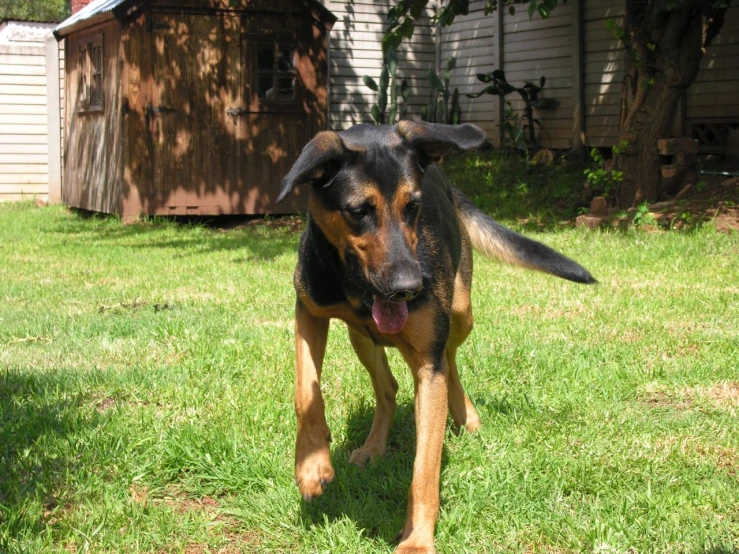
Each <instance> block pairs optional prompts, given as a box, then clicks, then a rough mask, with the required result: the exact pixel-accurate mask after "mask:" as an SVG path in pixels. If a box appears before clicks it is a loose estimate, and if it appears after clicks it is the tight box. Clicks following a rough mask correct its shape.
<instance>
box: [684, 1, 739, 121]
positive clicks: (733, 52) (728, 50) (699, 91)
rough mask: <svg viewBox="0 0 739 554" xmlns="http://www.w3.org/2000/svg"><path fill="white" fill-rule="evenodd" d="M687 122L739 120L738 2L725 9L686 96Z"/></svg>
mask: <svg viewBox="0 0 739 554" xmlns="http://www.w3.org/2000/svg"><path fill="white" fill-rule="evenodd" d="M686 100H687V101H686V117H687V119H688V121H691V120H699V121H705V120H710V119H716V118H718V120H722V119H723V120H726V119H734V120H738V119H739V5H737V3H736V2H735V3H733V4H732V5H731V6H730V7H729V9H728V10H727V11H726V18H725V21H724V26H723V27H722V29H721V33H720V34H719V35H718V36H717V37H716V38H715V39H714V40H713V42H712V43H711V45H710V46H709V47H708V49H707V51H706V54H705V56H704V57H703V60H702V61H701V68H700V73H698V78H697V79H696V80H695V82H694V83H693V84H692V85H690V88H689V89H688V93H687V99H686Z"/></svg>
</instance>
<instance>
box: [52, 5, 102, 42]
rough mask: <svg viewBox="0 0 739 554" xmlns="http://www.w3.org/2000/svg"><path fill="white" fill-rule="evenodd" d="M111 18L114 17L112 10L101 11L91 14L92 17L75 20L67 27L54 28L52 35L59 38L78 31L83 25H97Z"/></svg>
mask: <svg viewBox="0 0 739 554" xmlns="http://www.w3.org/2000/svg"><path fill="white" fill-rule="evenodd" d="M111 19H115V15H114V13H113V12H112V11H110V12H102V13H99V14H96V15H93V16H92V17H89V18H87V19H82V20H80V21H77V22H76V23H73V24H72V25H70V26H69V27H64V28H63V29H61V30H58V31H57V30H55V31H54V37H55V38H56V40H61V39H63V38H64V37H65V36H67V35H68V34H70V33H74V32H75V31H79V30H80V29H84V28H85V27H91V26H93V25H97V24H98V23H103V22H104V21H109V20H111Z"/></svg>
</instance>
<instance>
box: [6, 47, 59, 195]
mask: <svg viewBox="0 0 739 554" xmlns="http://www.w3.org/2000/svg"><path fill="white" fill-rule="evenodd" d="M46 129H47V121H46V58H45V51H44V45H43V42H42V43H40V44H39V45H23V46H18V45H10V44H0V201H2V200H19V199H21V198H24V197H25V198H30V197H32V196H34V195H36V196H38V197H40V198H46V194H47V192H48V183H49V177H48V157H47V156H48V153H47V152H48V151H47V131H46Z"/></svg>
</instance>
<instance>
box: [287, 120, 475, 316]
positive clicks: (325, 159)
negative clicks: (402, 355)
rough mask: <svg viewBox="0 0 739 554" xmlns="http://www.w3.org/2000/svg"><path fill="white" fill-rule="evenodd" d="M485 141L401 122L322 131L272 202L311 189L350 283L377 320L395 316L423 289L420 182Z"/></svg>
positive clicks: (471, 133)
mask: <svg viewBox="0 0 739 554" xmlns="http://www.w3.org/2000/svg"><path fill="white" fill-rule="evenodd" d="M484 140H485V134H484V133H483V132H482V131H481V130H480V129H479V128H478V127H476V126H474V125H470V124H466V125H455V126H452V125H438V124H430V123H414V122H410V121H401V122H400V123H398V124H397V125H395V126H374V125H369V124H361V125H355V126H354V127H352V128H350V129H348V130H346V131H340V132H338V133H336V132H332V131H323V132H321V133H319V134H318V135H316V137H315V138H314V139H313V140H312V141H311V142H309V143H308V144H307V145H306V147H305V148H304V149H303V151H302V153H301V154H300V156H299V157H298V160H297V161H296V162H295V165H294V166H293V167H292V169H291V170H290V172H289V173H288V174H287V176H286V177H285V178H284V179H283V180H282V190H281V192H280V195H279V197H278V199H277V201H278V202H280V201H282V200H283V199H284V198H285V197H286V196H287V195H288V194H290V192H291V191H292V190H293V188H295V187H296V186H300V185H305V184H309V185H311V187H312V190H313V194H311V199H310V211H311V216H312V218H313V220H314V221H315V223H316V224H317V225H318V227H319V228H320V229H321V231H322V232H323V234H324V235H325V236H326V238H327V239H328V240H329V241H330V242H331V244H333V246H334V247H336V249H337V251H338V253H339V256H340V257H341V259H342V261H343V262H344V264H345V266H346V267H347V268H348V269H349V274H350V278H351V279H352V281H354V283H355V284H356V285H359V286H360V288H362V289H363V290H364V291H365V292H366V293H368V295H369V297H370V298H374V299H375V302H374V305H373V315H375V319H376V320H377V319H378V317H377V315H376V314H375V310H376V309H380V310H382V309H386V310H388V311H390V312H392V311H393V310H394V313H396V315H397V311H398V310H400V311H401V312H402V310H403V308H404V305H405V302H406V301H408V300H410V299H412V298H413V297H415V296H416V295H417V294H418V293H419V292H420V290H421V288H422V281H421V269H420V267H419V264H418V256H417V253H416V246H417V244H418V237H417V225H418V219H419V214H420V211H421V206H422V203H421V199H422V196H423V187H422V185H421V182H422V179H423V174H424V172H425V171H426V168H427V167H428V165H429V164H431V163H434V162H436V161H438V160H439V159H440V158H441V157H442V156H443V155H444V154H446V153H447V152H448V151H450V150H452V149H454V148H457V149H461V150H467V149H470V148H475V147H477V146H480V144H482V142H483V141H484ZM401 315H402V314H401ZM398 317H400V316H398ZM388 328H389V327H388Z"/></svg>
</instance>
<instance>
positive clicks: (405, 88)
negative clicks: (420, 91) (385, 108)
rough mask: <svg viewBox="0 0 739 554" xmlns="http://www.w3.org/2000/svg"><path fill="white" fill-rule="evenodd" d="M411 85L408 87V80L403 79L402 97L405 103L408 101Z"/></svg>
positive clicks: (401, 83)
mask: <svg viewBox="0 0 739 554" xmlns="http://www.w3.org/2000/svg"><path fill="white" fill-rule="evenodd" d="M409 92H410V91H409V87H408V81H406V80H405V79H403V80H402V81H401V82H400V97H401V98H402V99H403V104H404V105H405V103H407V102H408V94H409Z"/></svg>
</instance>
